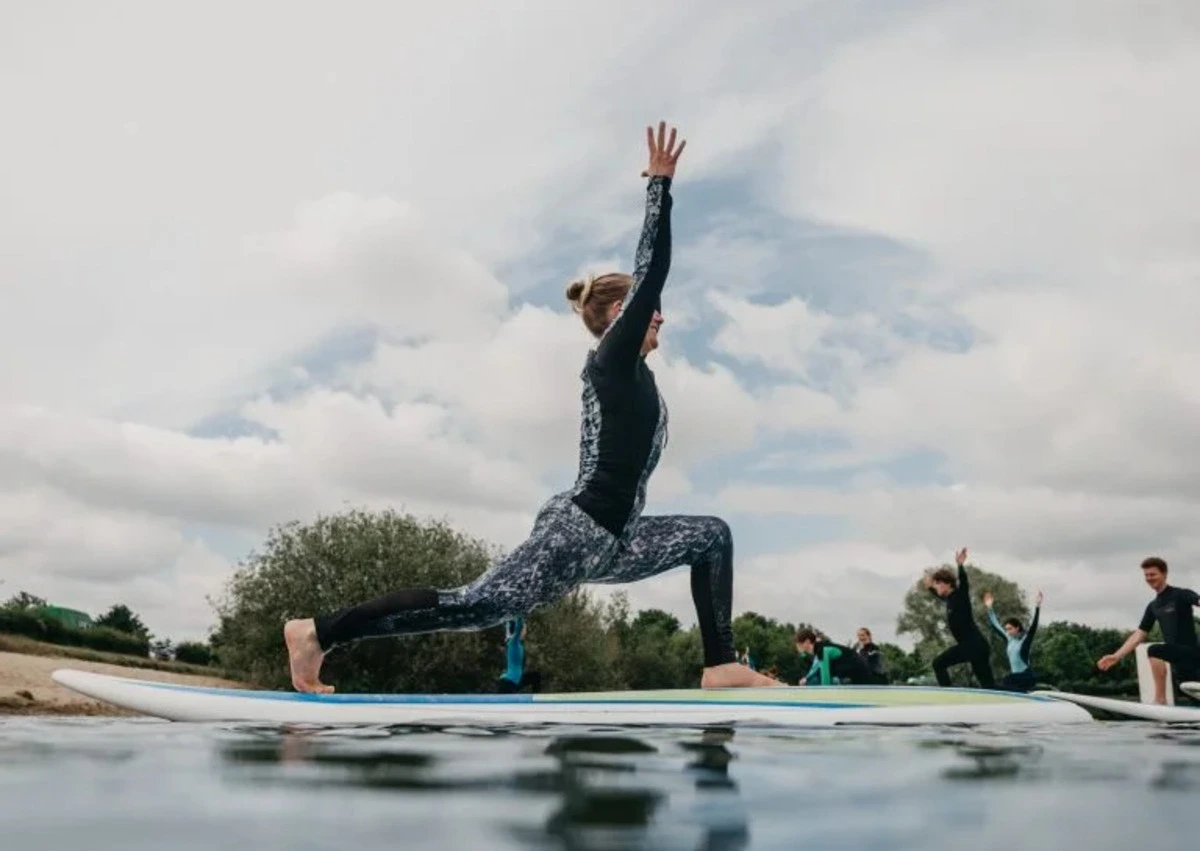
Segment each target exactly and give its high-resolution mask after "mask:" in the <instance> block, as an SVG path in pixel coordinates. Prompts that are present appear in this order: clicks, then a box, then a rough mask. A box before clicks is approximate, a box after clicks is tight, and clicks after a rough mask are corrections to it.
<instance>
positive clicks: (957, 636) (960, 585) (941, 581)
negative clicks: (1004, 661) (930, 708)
mask: <svg viewBox="0 0 1200 851" xmlns="http://www.w3.org/2000/svg"><path fill="white" fill-rule="evenodd" d="M954 560H955V562H956V563H957V564H958V571H957V573H956V572H955V571H953V570H950V568H948V567H940V568H938V569H937V570H935V571H933V572H932V573H926V574H925V587H926V588H928V589H929V590H930V592H932V593H933V595H934V596H935V597H938V598H939V599H941V600H944V601H945V603H946V625H947V626H948V627H949V628H950V635H952V636H953V637H954V641H955V642H956V643H955V644H954V645H953V646H952V647H949V648H948V649H946V650H945V651H943V652H942V653H941V654H940V655H939V656H938V657H937V658H936V659H934V660H933V673H934V675H935V676H936V677H937V681H938V685H939V686H943V687H945V686H948V685H950V673H949V669H950V668H951V667H953V666H955V665H962V664H964V663H965V664H969V665H970V666H971V670H972V671H974V672H975V679H977V680H978V681H979V685H980V687H981V688H995V685H996V681H995V679H994V678H993V676H992V662H991V660H990V659H989V658H988V656H989V650H988V645H987V639H985V638H984V637H983V633H982V632H980V631H979V627H978V626H977V625H976V623H975V615H974V613H973V612H972V611H971V586H970V582H969V580H968V578H967V571H966V569H965V568H964V567H963V564H965V563H966V560H967V549H966V547H963V548H962V549H961V550H959V551H958V552H957V553H955V554H954Z"/></svg>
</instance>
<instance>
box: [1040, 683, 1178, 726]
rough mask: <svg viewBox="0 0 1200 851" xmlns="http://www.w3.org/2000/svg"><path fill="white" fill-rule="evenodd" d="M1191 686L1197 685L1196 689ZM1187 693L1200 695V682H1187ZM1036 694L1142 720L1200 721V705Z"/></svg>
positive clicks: (1072, 694) (1062, 692)
mask: <svg viewBox="0 0 1200 851" xmlns="http://www.w3.org/2000/svg"><path fill="white" fill-rule="evenodd" d="M1190 686H1196V688H1195V689H1194V690H1192V689H1190V688H1189V687H1190ZM1182 688H1183V689H1184V691H1185V692H1186V693H1187V694H1190V695H1194V696H1200V684H1198V683H1187V684H1185V685H1184V686H1183V687H1182ZM1034 694H1037V695H1042V696H1046V697H1050V698H1053V699H1055V700H1062V701H1067V702H1070V703H1073V704H1075V705H1076V706H1082V707H1084V708H1086V709H1095V710H1099V711H1100V712H1105V713H1108V714H1110V715H1115V716H1118V717H1122V718H1135V719H1137V720H1140V721H1164V722H1175V721H1190V722H1192V723H1196V722H1200V707H1191V706H1161V705H1159V704H1155V703H1141V702H1137V701H1132V700H1116V699H1114V698H1111V697H1093V696H1092V695H1090V694H1074V693H1072V692H1066V691H1037V692H1034Z"/></svg>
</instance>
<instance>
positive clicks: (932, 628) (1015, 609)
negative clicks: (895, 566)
mask: <svg viewBox="0 0 1200 851" xmlns="http://www.w3.org/2000/svg"><path fill="white" fill-rule="evenodd" d="M944 566H946V567H950V568H951V569H955V568H954V565H944ZM964 567H965V570H966V572H967V580H968V583H969V584H970V588H971V607H972V611H973V612H974V615H975V623H976V625H977V626H978V627H979V629H980V631H981V632H982V633H983V635H984V636H985V638H988V640H989V645H990V647H991V651H992V652H991V661H992V670H993V671H994V672H995V673H996V674H997V679H999V676H1000V675H1001V674H1002V673H1007V671H1008V657H1007V655H1006V654H1005V649H1004V644H1003V642H1001V641H1000V640H999V637H998V636H996V635H995V633H994V632H993V630H992V627H991V626H990V625H989V624H988V621H987V609H986V608H985V607H984V605H983V599H982V598H983V594H984V592H985V591H990V592H991V593H992V595H993V596H994V597H995V601H994V605H995V609H996V616H997V617H999V618H1000V619H1001V621H1003V620H1004V618H1010V617H1016V618H1020V620H1021V622H1022V623H1029V606H1028V604H1027V603H1026V601H1025V595H1024V594H1023V593H1022V591H1021V589H1020V588H1019V587H1018V586H1017V585H1016V584H1015V583H1013V582H1011V581H1009V580H1008V579H1005V578H1004V577H1003V576H1000V575H999V574H996V573H991V572H989V571H986V570H983V569H982V568H979V567H976V566H975V565H973V564H969V563H968V564H966V565H965V566H964ZM896 632H897V633H898V634H900V635H905V634H908V635H913V636H915V637H916V647H915V650H914V652H915V653H916V655H917V657H918V658H919V659H920V660H921V661H922V664H923V668H924V671H925V672H928V671H929V670H930V666H931V665H932V664H933V660H934V658H935V657H936V656H937V655H938V654H939V653H941V652H942V651H943V650H945V649H946V648H948V647H949V646H950V645H951V644H953V643H954V639H953V638H952V637H951V636H950V631H949V630H948V629H947V627H946V604H945V602H944V601H943V600H942V599H941V598H939V597H938V596H936V595H935V594H934V593H933V592H932V591H930V590H929V589H928V588H926V587H925V584H924V581H923V579H919V580H917V581H916V582H915V583H914V584H913V586H912V587H911V588H909V590H908V592H907V593H906V594H905V595H904V609H903V611H901V613H900V615H899V616H898V617H897V619H896ZM950 674H951V680H952V681H953V682H955V683H956V684H958V685H966V684H967V683H968V682H969V681H970V678H969V666H966V665H959V666H956V667H955V668H952V669H951V672H950Z"/></svg>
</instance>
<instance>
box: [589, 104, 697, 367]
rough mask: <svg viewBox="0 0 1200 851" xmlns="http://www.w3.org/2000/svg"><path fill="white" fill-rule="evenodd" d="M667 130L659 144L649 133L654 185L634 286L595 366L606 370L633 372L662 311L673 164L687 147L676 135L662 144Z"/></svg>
mask: <svg viewBox="0 0 1200 851" xmlns="http://www.w3.org/2000/svg"><path fill="white" fill-rule="evenodd" d="M665 129H666V125H665V124H663V123H660V124H659V125H658V138H657V140H656V139H655V138H654V131H653V129H652V128H649V127H647V128H646V139H647V143H648V144H649V147H650V165H649V166H648V167H647V168H646V171H644V172H643V173H642V174H643V176H644V177H648V178H649V179H650V182H649V184H648V185H647V186H646V214H645V217H644V218H643V220H642V235H641V238H640V239H639V240H638V247H637V255H636V256H635V259H634V268H633V286H632V287H630V288H629V294H628V295H627V296H626V299H625V303H624V304H622V305H621V312H620V313H619V314H617V318H616V319H614V320H613V321H612V322H611V323H610V324H609V326H608V328H607V329H606V330H605V332H604V335H603V336H602V337H601V338H600V343H599V344H598V346H597V347H596V361H597V363H598V365H599V366H600V367H601V368H602V369H606V370H616V371H622V370H632V369H633V367H634V366H635V365H636V364H637V361H638V358H639V357H640V356H641V352H642V342H643V341H644V340H645V338H646V329H647V328H649V327H650V320H651V319H653V318H654V313H655V311H657V310H659V308H660V307H661V305H662V291H663V286H664V285H665V284H666V282H667V273H668V272H669V271H670V269H671V207H672V203H673V201H672V198H671V181H672V180H673V179H674V175H675V163H676V161H677V160H678V159H679V155H680V154H681V153H683V148H684V146H685V145H686V144H687V142H686V141H683V142H680V144H679V146H678V147H676V146H675V129H674V128H672V129H671V136H670V139H664V138H663V134H664V132H665Z"/></svg>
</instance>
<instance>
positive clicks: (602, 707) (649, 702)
mask: <svg viewBox="0 0 1200 851" xmlns="http://www.w3.org/2000/svg"><path fill="white" fill-rule="evenodd" d="M52 676H53V678H54V681H55V682H57V683H59V684H60V685H63V686H66V687H67V688H69V689H71V690H72V691H75V692H78V693H79V694H83V695H86V696H88V697H91V698H95V699H96V700H100V701H104V702H105V703H110V704H112V705H114V706H119V707H122V708H124V709H129V710H132V711H134V712H138V713H140V714H143V715H149V716H153V717H157V718H165V719H167V720H171V721H194V722H213V721H219V722H229V721H237V722H245V721H252V722H271V723H302V724H305V723H311V724H322V725H325V724H372V725H373V724H463V723H480V724H488V723H502V724H511V723H518V724H521V723H533V724H547V723H550V724H630V725H647V724H653V725H685V726H691V725H705V724H736V723H752V724H772V725H785V726H803V727H832V726H840V725H845V724H903V725H911V724H1005V723H1039V724H1076V723H1088V722H1091V721H1092V720H1093V719H1092V716H1091V715H1090V714H1089V713H1088V712H1087V710H1085V709H1082V708H1080V707H1078V706H1075V705H1073V704H1071V703H1068V702H1066V701H1062V700H1056V699H1054V698H1049V697H1041V696H1037V695H1029V694H1016V693H1012V692H1001V691H984V690H978V689H952V688H921V687H912V686H812V687H798V686H790V687H776V688H756V689H747V688H741V689H664V690H660V691H620V692H570V693H561V694H340V693H334V694H325V695H315V694H301V693H298V692H294V691H252V690H248V689H237V688H232V689H231V688H211V687H205V686H190V685H179V684H175V683H163V682H154V681H150V680H137V679H127V678H124V677H114V676H108V675H106V674H96V673H92V672H89V671H77V670H72V669H60V670H57V671H55V672H54V673H53V675H52Z"/></svg>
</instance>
